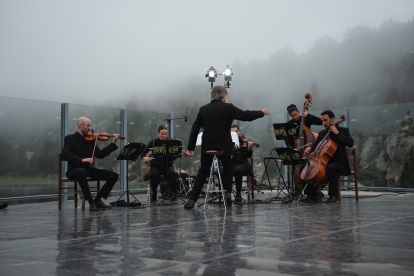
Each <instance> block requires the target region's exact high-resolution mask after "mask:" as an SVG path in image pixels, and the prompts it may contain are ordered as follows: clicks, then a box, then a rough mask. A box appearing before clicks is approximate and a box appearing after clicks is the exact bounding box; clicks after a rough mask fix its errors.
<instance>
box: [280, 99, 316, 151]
mask: <svg viewBox="0 0 414 276" xmlns="http://www.w3.org/2000/svg"><path fill="white" fill-rule="evenodd" d="M287 112H288V113H289V116H290V118H292V119H291V120H289V121H287V122H288V123H294V124H296V125H299V126H300V123H301V120H302V118H304V122H303V124H304V125H305V126H306V127H308V128H309V129H311V125H318V126H320V125H322V121H321V119H320V118H318V117H316V116H313V115H312V114H309V113H308V112H302V116H300V115H299V110H298V108H297V107H296V105H294V104H291V105H289V106H288V107H287ZM287 142H288V143H289V144H288V145H287V146H288V147H293V146H294V142H295V141H294V140H290V141H287Z"/></svg>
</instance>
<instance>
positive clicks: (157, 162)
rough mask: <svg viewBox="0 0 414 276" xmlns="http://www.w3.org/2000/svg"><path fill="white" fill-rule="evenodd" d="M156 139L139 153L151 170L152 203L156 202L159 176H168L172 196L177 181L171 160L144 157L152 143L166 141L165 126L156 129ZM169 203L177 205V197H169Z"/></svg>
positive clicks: (175, 190)
mask: <svg viewBox="0 0 414 276" xmlns="http://www.w3.org/2000/svg"><path fill="white" fill-rule="evenodd" d="M158 137H159V138H156V139H154V140H152V141H151V142H149V143H148V145H147V146H146V147H145V148H144V150H143V151H142V153H141V157H142V159H143V160H144V161H145V163H148V162H150V163H151V168H150V174H151V187H152V199H151V201H152V202H153V203H155V202H157V187H158V184H159V183H160V176H161V175H165V176H167V175H168V179H167V181H168V186H169V187H170V188H171V192H173V193H174V194H177V187H176V185H175V182H176V180H177V176H176V174H175V170H174V167H173V165H172V161H173V160H168V163H167V159H166V158H162V157H159V158H157V159H151V158H149V157H146V156H145V155H146V154H147V153H148V152H149V151H150V148H153V147H154V141H159V140H167V139H169V138H167V137H168V128H167V127H166V126H165V125H160V126H159V127H158ZM171 203H178V200H177V197H175V196H174V195H172V196H171Z"/></svg>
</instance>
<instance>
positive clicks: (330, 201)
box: [326, 196, 336, 203]
mask: <svg viewBox="0 0 414 276" xmlns="http://www.w3.org/2000/svg"><path fill="white" fill-rule="evenodd" d="M335 202H336V196H330V197H329V198H328V199H327V200H326V203H335Z"/></svg>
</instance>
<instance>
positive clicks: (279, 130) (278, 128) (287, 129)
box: [257, 123, 296, 193]
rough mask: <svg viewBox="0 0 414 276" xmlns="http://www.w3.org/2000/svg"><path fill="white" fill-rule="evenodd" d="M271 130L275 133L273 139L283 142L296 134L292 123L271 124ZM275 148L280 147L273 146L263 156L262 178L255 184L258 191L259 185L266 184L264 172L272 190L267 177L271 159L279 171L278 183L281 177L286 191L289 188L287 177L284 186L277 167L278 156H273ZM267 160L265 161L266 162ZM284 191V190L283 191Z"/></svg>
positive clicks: (294, 125)
mask: <svg viewBox="0 0 414 276" xmlns="http://www.w3.org/2000/svg"><path fill="white" fill-rule="evenodd" d="M272 130H273V131H274V133H275V138H276V139H275V140H284V141H285V142H287V141H288V140H290V139H292V138H294V137H295V136H296V124H294V123H283V124H273V128H272ZM287 144H289V143H287ZM277 149H280V147H274V148H273V149H272V150H271V151H270V154H269V156H266V157H264V158H263V164H264V166H265V170H264V171H263V175H262V180H261V181H260V185H257V192H260V191H259V187H260V186H267V185H264V184H263V180H264V177H265V174H266V176H267V181H268V182H269V188H270V190H271V191H272V188H273V187H272V184H271V182H270V178H269V172H268V170H267V168H268V165H269V162H270V161H271V160H273V161H274V162H275V165H276V168H277V170H278V171H279V185H280V178H282V180H283V183H284V187H287V189H288V191H289V190H290V187H289V184H290V182H289V179H288V182H287V183H288V185H287V186H286V181H285V179H284V177H283V175H282V170H281V169H280V167H279V164H278V163H277V161H278V160H279V158H277V157H275V156H273V152H274V151H276V150H277ZM266 161H267V162H266ZM279 185H278V189H279ZM283 193H285V192H283Z"/></svg>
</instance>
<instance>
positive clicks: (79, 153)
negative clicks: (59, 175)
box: [62, 117, 119, 211]
mask: <svg viewBox="0 0 414 276" xmlns="http://www.w3.org/2000/svg"><path fill="white" fill-rule="evenodd" d="M77 124H78V131H76V132H75V133H73V134H69V135H67V136H66V137H65V143H64V145H63V149H62V157H63V159H65V160H66V161H68V171H67V172H66V177H67V178H69V179H74V180H75V179H76V180H77V181H78V183H79V186H80V187H81V189H82V192H83V195H84V197H85V200H87V201H88V202H89V211H97V210H99V209H102V210H104V209H112V207H111V206H109V205H106V204H105V203H103V202H102V198H104V199H107V198H108V196H109V194H110V192H111V190H112V188H113V186H114V185H115V183H116V181H117V180H118V178H119V175H118V174H117V173H116V172H113V171H108V170H100V169H97V168H95V167H93V163H94V158H95V157H96V158H99V159H103V158H105V157H106V156H108V155H109V154H110V153H111V152H113V151H114V150H116V149H118V146H117V145H116V144H115V143H116V141H117V140H118V138H119V135H118V134H114V139H113V141H112V143H110V144H109V145H108V146H106V147H105V148H103V149H99V147H98V146H96V148H95V153H94V158H92V154H93V150H94V146H95V142H88V141H86V140H85V138H84V136H85V135H87V134H88V132H89V131H90V130H91V121H90V120H89V119H88V118H86V117H80V118H79V119H78V121H77ZM87 177H92V178H94V179H98V180H106V183H105V184H104V185H103V186H102V188H101V190H100V191H99V193H98V194H97V195H96V197H95V199H93V198H92V195H91V191H90V189H89V185H88V181H87V180H86V178H87Z"/></svg>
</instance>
